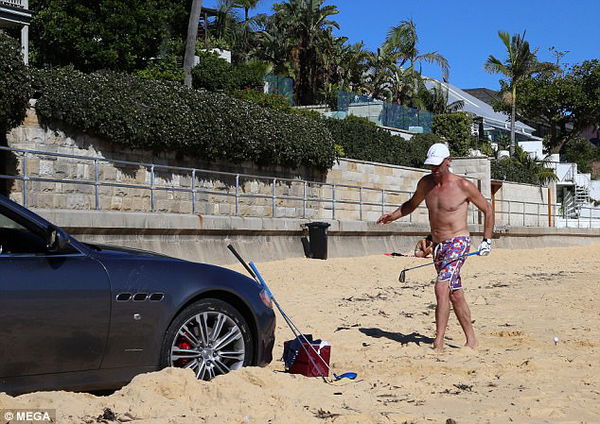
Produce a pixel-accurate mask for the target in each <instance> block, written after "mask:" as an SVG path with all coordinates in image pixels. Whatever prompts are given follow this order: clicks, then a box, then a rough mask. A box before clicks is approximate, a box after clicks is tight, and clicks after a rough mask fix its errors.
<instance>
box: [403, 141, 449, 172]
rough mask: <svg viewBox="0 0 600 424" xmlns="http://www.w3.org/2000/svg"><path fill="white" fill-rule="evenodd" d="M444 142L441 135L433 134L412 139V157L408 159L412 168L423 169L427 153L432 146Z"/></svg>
mask: <svg viewBox="0 0 600 424" xmlns="http://www.w3.org/2000/svg"><path fill="white" fill-rule="evenodd" d="M443 142H444V140H442V138H441V137H440V136H439V135H436V134H433V133H422V134H415V135H413V136H412V138H411V139H410V157H409V158H408V160H409V163H410V166H413V167H415V168H423V163H424V162H425V158H427V151H428V150H429V148H430V147H431V145H432V144H435V143H443Z"/></svg>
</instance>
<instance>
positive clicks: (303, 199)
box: [302, 180, 308, 218]
mask: <svg viewBox="0 0 600 424" xmlns="http://www.w3.org/2000/svg"><path fill="white" fill-rule="evenodd" d="M307 195H308V182H307V181H306V180H304V196H303V198H302V218H306V203H307Z"/></svg>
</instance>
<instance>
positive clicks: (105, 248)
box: [85, 243, 179, 260]
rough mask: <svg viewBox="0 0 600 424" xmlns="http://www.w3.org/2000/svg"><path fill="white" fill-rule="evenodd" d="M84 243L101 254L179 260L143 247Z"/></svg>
mask: <svg viewBox="0 0 600 424" xmlns="http://www.w3.org/2000/svg"><path fill="white" fill-rule="evenodd" d="M85 245H86V246H87V247H89V248H91V249H93V250H95V251H96V252H101V253H103V254H109V255H110V254H114V255H120V254H129V255H137V256H151V257H156V258H169V259H173V260H179V259H176V258H173V257H171V256H167V255H163V254H161V253H156V252H151V251H149V250H143V249H135V248H133V247H122V246H111V245H107V244H96V243H85Z"/></svg>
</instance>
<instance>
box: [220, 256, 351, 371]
mask: <svg viewBox="0 0 600 424" xmlns="http://www.w3.org/2000/svg"><path fill="white" fill-rule="evenodd" d="M227 248H228V249H229V250H230V251H231V252H232V253H233V254H234V255H235V257H236V258H237V259H238V260H239V261H240V262H241V263H242V265H243V266H244V268H246V270H247V271H248V273H249V274H250V275H251V276H252V277H253V278H254V280H255V281H256V282H257V283H258V284H259V285H260V286H261V287H262V288H264V289H265V291H266V292H267V294H268V295H269V297H270V298H271V300H272V301H273V304H274V305H275V306H276V307H277V310H278V311H279V313H280V314H281V316H282V317H283V319H284V321H285V322H286V324H287V325H288V327H289V328H290V330H291V331H292V334H294V337H296V338H297V339H300V340H302V341H303V343H300V346H301V347H302V349H303V350H304V352H305V353H306V356H307V357H308V359H309V361H310V363H311V365H312V366H313V367H314V368H315V369H318V367H317V365H316V363H315V362H314V359H313V357H312V355H311V354H310V353H309V352H308V349H307V348H306V346H305V344H306V345H308V346H309V348H310V349H311V350H312V351H313V353H314V354H315V356H316V357H317V358H319V359H320V360H321V362H322V363H323V365H324V366H325V367H326V368H327V369H328V370H329V372H331V374H332V375H333V377H334V379H335V381H339V380H341V379H343V378H347V379H350V380H354V379H355V378H356V377H357V374H356V373H355V372H346V373H343V374H340V375H337V374H336V373H334V372H333V370H332V369H331V367H330V366H329V364H328V363H327V361H325V360H324V359H323V357H322V356H321V355H320V354H319V352H317V351H316V349H315V348H314V346H313V345H312V343H311V342H310V341H309V340H308V339H307V338H306V336H305V335H304V333H302V332H301V331H300V330H299V329H298V327H297V326H296V324H294V322H293V321H292V320H291V318H290V317H289V316H288V315H287V314H286V313H285V311H284V310H283V308H282V307H281V305H280V304H279V302H277V299H276V298H275V296H273V293H272V292H271V290H270V289H269V286H268V285H267V283H266V282H265V280H264V279H263V278H262V276H261V275H260V272H259V271H258V269H257V268H256V265H255V264H254V262H250V263H249V264H246V262H245V261H244V260H243V259H242V257H241V256H240V254H239V253H238V252H237V251H236V250H235V248H234V247H233V246H232V245H231V244H230V245H228V246H227ZM323 380H325V381H326V379H325V377H323Z"/></svg>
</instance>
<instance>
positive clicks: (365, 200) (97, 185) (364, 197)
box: [0, 146, 424, 222]
mask: <svg viewBox="0 0 600 424" xmlns="http://www.w3.org/2000/svg"><path fill="white" fill-rule="evenodd" d="M0 151H9V152H12V153H15V154H16V155H17V156H18V157H19V159H21V162H20V164H21V173H20V174H17V175H0V179H3V180H17V181H21V182H22V184H23V189H22V193H23V202H22V203H23V205H24V206H25V207H30V206H35V205H31V204H30V203H31V202H30V197H31V191H32V188H31V185H32V183H33V182H44V183H60V184H74V185H87V186H92V187H93V193H94V205H93V209H96V210H101V209H102V207H101V193H100V191H101V188H102V187H113V188H123V189H141V190H146V191H148V192H149V197H150V212H156V211H157V207H156V206H157V202H156V193H157V192H161V191H173V192H184V193H188V194H189V195H190V201H191V212H192V213H196V212H197V210H196V209H197V203H198V197H199V195H200V194H207V195H213V196H217V197H218V196H223V197H226V198H233V199H234V205H235V209H234V213H233V215H238V216H239V215H240V202H241V201H242V200H243V199H269V200H270V204H271V214H270V216H272V217H277V216H278V214H277V210H278V202H279V201H297V202H301V203H302V207H301V210H302V213H301V214H299V216H298V217H301V218H307V217H308V213H307V211H308V209H309V208H308V206H309V204H310V203H316V204H319V205H320V208H321V209H324V210H325V211H330V213H331V216H330V218H331V219H336V212H337V211H338V210H339V208H340V206H341V205H354V206H356V213H357V214H358V219H359V220H363V219H364V218H365V215H366V212H368V211H371V212H373V209H374V208H376V209H377V213H384V212H387V211H389V209H390V208H392V207H397V206H398V205H399V203H393V202H390V201H389V198H390V197H394V196H400V197H404V198H406V199H408V198H410V196H411V195H412V192H410V191H402V190H385V189H377V188H372V187H363V186H358V185H349V184H332V183H326V182H317V181H309V180H301V179H292V178H280V177H266V176H259V175H252V174H244V173H231V172H222V171H214V170H207V169H199V168H187V167H178V166H171V165H159V164H154V163H144V162H132V161H125V160H116V159H107V158H102V157H91V156H81V155H72V154H64V153H55V152H46V151H39V150H29V149H17V148H11V147H2V146H0ZM34 157H37V158H38V159H39V158H42V159H43V158H62V159H73V160H77V161H79V162H80V163H85V162H87V163H92V164H93V165H92V166H93V178H91V179H85V178H55V177H48V176H40V175H34V174H32V173H31V170H30V164H31V162H32V159H33V158H34ZM102 164H111V165H113V166H115V167H118V166H130V167H136V168H142V169H145V170H146V172H148V175H149V178H147V180H149V183H148V184H139V183H138V184H131V183H123V182H116V181H105V180H102V179H101V178H100V174H101V166H102ZM161 171H162V172H165V171H166V172H171V173H178V174H185V173H187V174H189V175H190V177H191V183H190V186H189V187H175V186H165V185H159V184H157V179H158V178H157V174H158V173H159V172H161ZM202 175H205V176H210V177H212V178H221V179H225V180H230V181H232V187H231V190H227V191H225V192H224V191H222V190H216V189H209V188H205V187H201V186H198V178H200V177H201V176H202ZM242 179H249V180H253V181H263V182H266V183H267V184H268V185H269V186H270V194H261V193H247V192H244V191H243V190H242V184H241V180H242ZM281 184H289V185H301V186H302V190H301V191H302V195H300V196H294V195H285V194H278V193H277V187H278V185H281ZM314 187H316V188H318V191H319V195H314V194H312V195H311V191H313V192H314V191H315V190H310V189H311V188H314ZM342 190H354V191H355V192H356V193H357V196H356V197H357V200H348V199H343V198H340V197H339V196H338V195H337V193H339V192H340V191H342ZM346 194H347V193H346ZM350 197H352V196H350ZM373 197H375V198H377V200H376V201H375V200H372V199H373ZM420 209H424V207H423V206H421V207H420ZM412 219H413V217H412V216H409V217H407V220H408V221H409V222H411V221H412Z"/></svg>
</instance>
